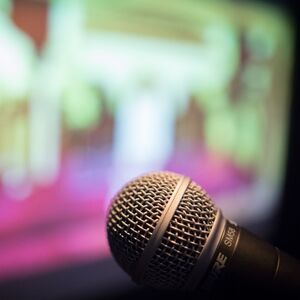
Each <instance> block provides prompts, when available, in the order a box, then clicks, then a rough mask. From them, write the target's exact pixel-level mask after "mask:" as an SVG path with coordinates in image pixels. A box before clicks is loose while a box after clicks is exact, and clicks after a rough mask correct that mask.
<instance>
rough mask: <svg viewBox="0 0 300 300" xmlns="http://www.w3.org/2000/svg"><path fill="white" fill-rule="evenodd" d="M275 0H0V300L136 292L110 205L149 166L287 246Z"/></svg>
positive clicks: (291, 35) (292, 151)
mask: <svg viewBox="0 0 300 300" xmlns="http://www.w3.org/2000/svg"><path fill="white" fill-rule="evenodd" d="M283 2H284V1H259V2H253V1H224V0H223V1H201V0H198V1H197V0H172V1H171V0H164V1H158V0H151V1H150V0H149V1H148V0H138V1H137V0H126V1H125V0H100V1H96V0H89V1H83V0H52V1H50V0H49V1H46V0H45V1H42V0H40V1H38V0H14V1H9V0H0V298H1V291H2V295H3V297H4V298H3V297H2V299H20V297H21V296H20V295H22V297H23V298H24V297H25V298H26V299H41V298H43V299H73V296H77V297H79V296H80V295H83V296H85V297H86V299H87V297H95V299H97V298H99V299H100V298H101V299H103V297H104V295H105V297H110V296H111V297H113V296H114V297H117V296H118V295H122V293H124V291H126V292H128V291H130V293H132V291H134V290H135V286H134V285H133V284H131V283H130V281H129V279H128V278H127V276H126V275H125V274H123V272H122V271H121V270H119V268H118V267H117V266H116V265H115V263H114V262H113V260H112V258H111V257H110V253H109V248H108V245H107V241H106V234H105V218H106V210H107V207H108V205H109V202H110V200H111V198H112V197H113V195H114V194H115V193H116V192H117V191H118V190H119V189H120V188H121V187H122V185H124V183H126V182H127V181H128V180H130V179H132V177H135V176H138V175H140V174H142V173H145V172H148V171H153V170H169V171H175V172H179V173H183V174H185V175H188V176H190V177H191V178H192V179H193V180H194V181H196V182H197V183H199V184H200V185H201V186H203V187H204V188H205V189H206V190H207V191H208V193H209V194H210V195H211V197H212V198H213V199H214V201H215V203H216V205H217V206H218V207H220V208H221V209H222V210H223V212H224V215H226V216H227V217H228V218H231V219H232V220H234V221H236V222H238V223H240V224H242V225H243V226H244V227H247V228H248V229H250V230H252V231H254V232H255V233H257V234H259V235H260V236H262V237H264V238H266V239H268V240H270V241H272V242H275V243H276V244H277V245H279V246H281V247H283V249H284V250H286V251H288V252H290V253H292V254H293V255H295V256H298V257H299V246H297V245H296V244H297V241H296V240H297V238H296V237H297V233H298V234H299V229H298V227H297V226H299V220H298V218H299V217H298V218H297V216H298V215H299V213H298V211H297V208H299V204H298V202H297V201H296V197H297V196H296V188H297V184H299V180H298V178H297V175H296V174H297V173H296V169H297V165H298V166H299V159H298V157H297V155H296V153H297V151H298V150H299V146H298V144H299V134H298V130H297V128H299V121H298V120H299V118H298V116H299V112H298V111H299V105H298V104H297V103H296V101H295V98H296V94H297V91H296V88H295V86H296V85H295V82H296V77H297V74H296V68H295V65H297V61H298V59H297V56H296V53H297V52H296V49H297V47H296V40H297V39H296V24H295V15H294V13H293V7H291V6H290V5H291V2H290V1H285V2H284V3H283ZM297 147H298V148H297ZM297 149H298V150H297ZM297 182H298V183H297ZM133 293H134V292H133ZM26 295H27V297H26ZM132 297H133V296H132Z"/></svg>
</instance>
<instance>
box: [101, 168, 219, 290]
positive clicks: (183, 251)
mask: <svg viewBox="0 0 300 300" xmlns="http://www.w3.org/2000/svg"><path fill="white" fill-rule="evenodd" d="M216 215H217V209H216V208H215V207H214V204H213V202H212V201H211V199H210V197H209V196H208V195H207V193H206V192H205V191H204V190H203V189H202V188H201V187H200V186H198V185H197V184H196V183H195V182H192V181H190V179H188V178H187V177H184V176H182V175H179V174H176V173H171V172H157V173H149V174H145V175H143V176H140V177H138V178H136V179H134V180H132V181H131V182H129V183H128V184H126V185H125V186H124V187H123V188H122V189H121V190H120V192H119V193H118V194H117V195H116V196H115V197H114V199H113V201H112V204H111V206H110V209H109V212H108V218H107V237H108V241H109V245H110V249H111V252H112V254H113V256H114V257H115V259H116V261H117V262H118V263H119V265H120V266H121V267H122V268H123V270H125V272H127V273H128V274H129V275H130V276H131V277H132V278H133V280H134V281H136V282H138V283H141V284H143V285H147V286H151V287H154V288H158V289H184V287H185V285H186V284H187V281H188V280H189V278H190V276H191V274H192V271H193V269H194V268H195V266H196V264H197V262H198V259H199V257H200V256H201V253H202V251H203V248H204V247H205V245H206V242H207V239H208V237H209V234H210V232H211V230H212V227H213V225H214V222H215V219H216Z"/></svg>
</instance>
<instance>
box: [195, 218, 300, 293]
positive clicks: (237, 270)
mask: <svg viewBox="0 0 300 300" xmlns="http://www.w3.org/2000/svg"><path fill="white" fill-rule="evenodd" d="M222 264H223V265H222ZM212 285H213V287H214V290H216V291H218V293H221V294H223V292H224V291H227V292H228V293H229V294H228V295H231V294H233V293H237V294H238V293H239V292H240V293H241V294H242V295H244V294H245V293H246V292H248V293H249V294H251V295H260V294H261V293H262V292H266V294H267V295H270V294H273V293H274V295H278V294H281V293H282V294H283V295H295V294H298V295H300V262H299V261H298V260H296V259H295V258H293V257H291V256H289V255H288V254H286V253H284V252H282V251H280V250H279V249H278V248H276V247H274V246H272V245H271V244H269V243H268V242H266V241H264V240H262V239H260V238H259V237H257V236H255V235H254V234H252V233H251V232H249V231H248V230H246V229H243V228H240V227H238V226H237V225H236V224H235V223H232V222H230V221H226V225H225V229H224V232H223V234H222V237H221V239H220V242H219V245H218V247H217V249H216V252H215V255H214V257H213V260H212V263H211V264H210V267H209V269H208V272H207V274H206V276H205V278H204V280H203V281H202V283H201V286H202V287H204V289H205V288H206V287H209V288H211V287H212Z"/></svg>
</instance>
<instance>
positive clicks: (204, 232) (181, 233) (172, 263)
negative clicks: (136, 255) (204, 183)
mask: <svg viewBox="0 0 300 300" xmlns="http://www.w3.org/2000/svg"><path fill="white" fill-rule="evenodd" d="M215 217H216V209H215V208H214V206H213V203H212V201H211V200H210V198H209V197H208V195H207V194H206V192H205V191H204V190H203V189H201V188H200V187H199V186H198V185H196V184H195V183H194V182H192V183H191V184H190V185H189V187H188V188H187V190H186V192H185V194H184V195H183V198H182V200H181V202H180V204H179V206H178V208H177V210H176V212H175V214H174V216H173V218H172V219H171V222H170V224H169V226H168V228H167V230H166V233H165V235H164V236H163V239H162V242H161V244H160V246H159V247H158V249H157V251H156V253H155V255H154V256H153V258H152V260H151V261H150V263H149V266H148V268H147V269H146V272H145V276H144V278H143V281H142V282H143V283H144V284H146V285H149V286H152V287H155V288H159V289H182V288H183V287H184V285H185V283H186V281H187V279H188V277H189V275H190V274H191V271H192V269H193V267H194V266H195V265H196V263H197V258H198V257H199V255H200V253H201V251H202V249H203V246H204V244H205V242H206V240H207V238H208V235H209V233H210V231H211V228H212V225H213V223H214V220H215Z"/></svg>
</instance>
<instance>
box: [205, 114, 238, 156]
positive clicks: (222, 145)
mask: <svg viewBox="0 0 300 300" xmlns="http://www.w3.org/2000/svg"><path fill="white" fill-rule="evenodd" d="M205 138H206V142H207V145H208V147H209V148H210V149H211V150H214V151H216V152H219V153H220V152H221V153H225V154H227V155H230V156H231V154H232V153H233V152H234V150H235V147H236V142H237V139H238V128H237V126H236V123H235V116H234V114H233V112H232V111H231V110H230V109H228V110H225V111H219V112H215V113H213V114H210V115H208V116H207V121H206V123H205Z"/></svg>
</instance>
